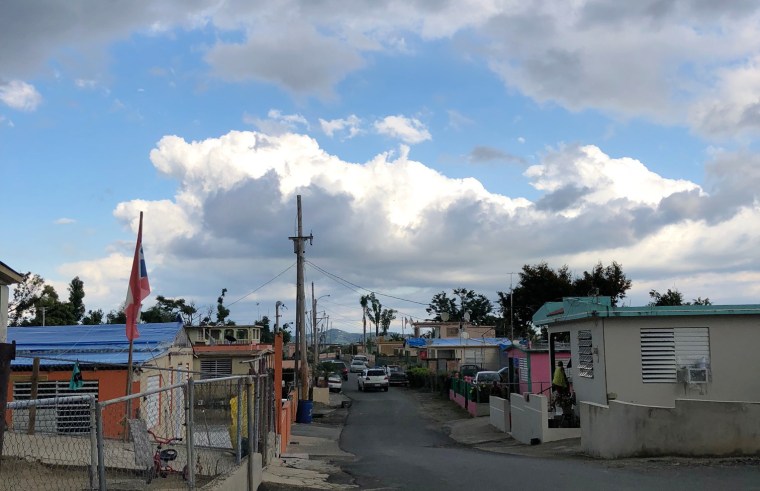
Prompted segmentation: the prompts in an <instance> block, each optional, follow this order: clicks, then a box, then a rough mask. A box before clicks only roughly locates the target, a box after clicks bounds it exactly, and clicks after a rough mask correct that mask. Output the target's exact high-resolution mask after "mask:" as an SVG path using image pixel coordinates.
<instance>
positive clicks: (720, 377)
mask: <svg viewBox="0 0 760 491" xmlns="http://www.w3.org/2000/svg"><path fill="white" fill-rule="evenodd" d="M757 323H758V321H757V319H756V318H753V317H751V316H742V315H720V316H705V315H700V316H684V317H680V318H675V317H648V318H646V319H635V318H633V319H607V320H605V338H606V351H607V354H608V359H609V360H611V361H612V360H614V362H611V363H610V364H609V366H608V367H607V391H608V392H612V393H615V394H616V395H617V400H621V401H625V402H632V403H636V404H647V405H655V406H672V405H673V403H674V402H673V401H675V399H703V400H712V401H757V400H760V396H758V394H760V378H758V377H757V376H756V370H755V369H754V368H753V367H752V366H751V365H748V362H751V361H754V360H757V347H758V346H760V329H758V325H757ZM642 327H646V328H679V327H707V328H708V332H709V336H710V360H709V363H710V373H711V379H710V381H709V382H708V383H707V384H700V385H692V386H687V385H686V384H683V383H644V382H643V381H642V375H641V348H640V346H641V341H640V329H641V328H642ZM574 363H575V362H574V361H573V364H574ZM573 366H575V365H573ZM754 367H757V364H755V365H754ZM578 400H581V401H585V400H589V401H592V399H587V398H584V397H580V398H579V399H578ZM593 402H597V403H601V404H606V401H601V400H598V399H594V400H593Z"/></svg>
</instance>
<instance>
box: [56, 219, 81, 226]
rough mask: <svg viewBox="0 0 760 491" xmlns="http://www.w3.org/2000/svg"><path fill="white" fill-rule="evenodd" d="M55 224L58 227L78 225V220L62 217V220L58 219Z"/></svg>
mask: <svg viewBox="0 0 760 491" xmlns="http://www.w3.org/2000/svg"><path fill="white" fill-rule="evenodd" d="M54 223H55V224H56V225H70V224H72V223H76V220H74V219H73V218H65V217H62V218H59V219H57V220H56V221H55V222H54Z"/></svg>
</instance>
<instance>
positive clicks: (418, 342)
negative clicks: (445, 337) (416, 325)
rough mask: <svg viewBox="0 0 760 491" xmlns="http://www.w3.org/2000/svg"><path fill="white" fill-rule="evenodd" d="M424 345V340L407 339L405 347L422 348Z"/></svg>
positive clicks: (425, 341) (425, 342)
mask: <svg viewBox="0 0 760 491" xmlns="http://www.w3.org/2000/svg"><path fill="white" fill-rule="evenodd" d="M426 344H427V340H426V339H425V338H409V339H407V340H406V346H408V347H409V348H424V347H425V345H426Z"/></svg>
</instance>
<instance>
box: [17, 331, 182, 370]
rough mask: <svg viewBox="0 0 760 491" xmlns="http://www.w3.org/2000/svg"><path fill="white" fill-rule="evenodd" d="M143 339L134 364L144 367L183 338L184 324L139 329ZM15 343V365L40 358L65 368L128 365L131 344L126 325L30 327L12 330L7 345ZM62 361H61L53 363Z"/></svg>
mask: <svg viewBox="0 0 760 491" xmlns="http://www.w3.org/2000/svg"><path fill="white" fill-rule="evenodd" d="M138 330H139V331H140V337H139V338H137V339H135V340H134V342H133V347H132V361H133V363H135V364H138V365H139V364H140V363H144V362H146V361H148V360H151V359H153V358H155V357H157V356H160V355H162V354H164V353H165V352H166V351H168V349H169V348H170V347H171V346H172V345H173V344H174V343H175V341H176V340H177V339H178V336H180V335H181V334H182V332H181V331H182V323H181V322H163V323H151V324H140V325H138ZM12 341H15V342H16V359H15V360H13V363H12V364H13V365H16V366H18V365H31V364H32V358H34V357H35V356H38V357H40V358H41V364H42V365H43V366H44V365H66V364H71V363H70V362H68V361H61V360H78V361H79V362H80V363H88V364H126V363H127V361H128V359H129V340H128V339H127V336H126V326H125V325H124V324H99V325H94V326H80V325H75V326H31V327H9V328H8V342H12ZM46 357H49V358H60V359H61V360H50V359H45V358H46Z"/></svg>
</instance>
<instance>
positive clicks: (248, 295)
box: [227, 263, 296, 307]
mask: <svg viewBox="0 0 760 491" xmlns="http://www.w3.org/2000/svg"><path fill="white" fill-rule="evenodd" d="M295 265H296V263H293V264H291V265H290V266H288V267H287V268H285V269H284V270H283V271H282V272H280V274H278V275H277V276H275V277H274V278H272V279H271V280H269V281H267V282H266V283H264V284H263V285H261V286H260V287H258V288H256V289H255V290H253V291H252V292H250V293H247V294H245V295H243V296H242V297H240V298H238V299H237V300H235V301H234V302H230V303H228V304H227V306H228V307H229V306H230V305H235V304H236V303H238V302H239V301H241V300H243V299H244V298H247V297H250V296H251V295H253V294H254V293H256V292H257V291H259V290H261V289H262V288H264V287H265V286H267V285H268V284H270V283H271V282H273V281H274V280H276V279H277V278H279V277H280V276H282V275H284V274H285V273H287V272H288V271H290V270H291V269H293V266H295Z"/></svg>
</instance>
